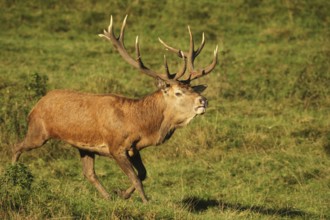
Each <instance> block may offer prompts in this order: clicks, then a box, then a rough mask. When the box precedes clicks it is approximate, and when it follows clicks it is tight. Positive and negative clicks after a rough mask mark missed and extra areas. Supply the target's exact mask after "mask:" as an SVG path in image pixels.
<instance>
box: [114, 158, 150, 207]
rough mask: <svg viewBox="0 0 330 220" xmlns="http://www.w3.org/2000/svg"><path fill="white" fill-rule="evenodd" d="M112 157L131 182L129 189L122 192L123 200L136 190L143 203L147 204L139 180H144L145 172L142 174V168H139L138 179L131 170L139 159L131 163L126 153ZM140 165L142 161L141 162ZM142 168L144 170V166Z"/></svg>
mask: <svg viewBox="0 0 330 220" xmlns="http://www.w3.org/2000/svg"><path fill="white" fill-rule="evenodd" d="M113 157H114V159H115V160H116V162H117V163H118V165H119V166H120V168H121V169H122V170H123V171H124V173H125V174H126V175H127V176H128V178H129V179H130V180H131V182H132V184H133V185H132V186H131V187H130V188H128V189H127V190H126V191H125V192H124V195H123V197H124V198H125V197H126V198H129V197H130V195H131V194H132V193H133V192H134V190H135V189H136V190H137V191H138V192H139V194H140V197H141V199H142V201H143V202H144V203H147V202H148V199H147V197H146V195H145V193H144V189H143V185H142V181H141V179H144V178H145V176H146V175H145V174H146V172H145V171H144V172H143V170H142V167H141V171H142V172H141V171H140V174H139V175H140V177H139V176H138V175H136V173H135V171H134V168H133V166H135V165H138V164H139V162H138V161H139V159H136V161H135V162H132V161H131V160H130V158H129V156H128V155H127V153H126V152H122V153H118V154H113ZM137 158H139V157H137ZM140 159H141V157H140ZM134 164H135V165H134ZM141 164H142V161H141ZM141 164H140V165H141ZM142 166H143V164H142ZM143 168H144V166H143ZM144 170H145V169H144ZM143 173H144V174H143ZM142 177H143V178H142ZM140 178H141V179H140Z"/></svg>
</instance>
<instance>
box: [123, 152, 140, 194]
mask: <svg viewBox="0 0 330 220" xmlns="http://www.w3.org/2000/svg"><path fill="white" fill-rule="evenodd" d="M129 155H130V157H129V160H130V161H131V163H132V165H133V166H134V168H135V169H136V171H137V172H138V178H139V179H140V180H141V181H143V180H145V179H146V177H147V170H146V168H145V166H144V165H143V163H142V159H141V155H140V152H139V151H137V150H135V149H134V150H132V151H130V152H129ZM134 191H135V186H134V184H133V185H132V186H131V187H129V188H128V189H127V190H126V191H122V192H120V193H121V196H122V197H123V198H124V199H128V198H130V197H131V195H132V193H133V192H134Z"/></svg>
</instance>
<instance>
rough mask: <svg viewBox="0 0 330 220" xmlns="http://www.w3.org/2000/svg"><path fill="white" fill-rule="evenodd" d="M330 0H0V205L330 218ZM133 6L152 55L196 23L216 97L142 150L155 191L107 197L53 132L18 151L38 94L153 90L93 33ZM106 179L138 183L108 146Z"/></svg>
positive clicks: (81, 212) (26, 214)
mask: <svg viewBox="0 0 330 220" xmlns="http://www.w3.org/2000/svg"><path fill="white" fill-rule="evenodd" d="M329 11H330V2H329V1H327V0H314V1H308V0H278V1H277V0H269V1H260V0H234V1H220V0H217V1H214V0H199V1H175V0H167V1H156V0H155V1H151V0H150V1H147V0H132V1H128V0H124V1H123V0H111V1H105V0H100V1H94V0H89V1H84V0H72V1H65V0H57V1H55V0H48V1H42V0H30V1H20V0H15V1H12V0H0V187H1V188H0V219H330V208H329V207H330V175H329V174H330V117H329V116H330V89H329V85H330V38H329V36H330V28H329V27H330V14H329ZM111 14H112V15H113V17H114V22H115V26H116V32H117V33H118V31H119V30H118V29H119V27H120V24H121V22H122V19H123V18H124V16H125V15H126V14H128V16H129V17H128V24H127V28H126V35H125V43H126V47H127V49H128V50H129V51H130V52H132V53H134V40H135V36H136V35H139V39H140V46H141V54H142V56H143V58H144V62H145V63H146V64H148V65H149V66H151V67H152V68H153V69H155V70H158V71H163V67H162V66H163V55H164V54H166V55H167V57H168V59H169V63H170V66H171V67H172V69H175V68H176V67H177V66H179V65H180V60H179V59H177V57H176V56H174V55H172V54H169V53H168V52H167V51H166V50H164V48H163V47H162V45H161V44H160V43H159V42H158V37H161V38H162V39H163V40H164V41H166V42H168V43H169V44H170V45H176V46H177V47H180V48H187V47H188V45H189V42H188V41H189V36H188V31H187V25H190V27H191V29H192V31H193V33H194V34H195V40H196V43H198V42H200V40H201V36H202V33H203V32H204V33H205V38H206V45H205V48H204V50H203V52H202V54H201V55H200V56H199V57H198V58H197V59H196V62H195V64H196V66H205V65H207V64H209V62H211V59H212V54H213V50H214V47H215V45H217V44H218V45H219V49H220V51H219V63H218V65H217V67H216V69H215V70H214V71H213V72H212V73H211V74H210V75H208V76H206V77H203V78H201V79H200V80H196V81H198V82H196V83H201V84H207V85H208V88H207V89H206V91H205V92H204V96H205V97H207V98H208V100H209V108H208V109H207V111H206V113H205V114H204V115H203V116H200V117H196V118H195V119H194V120H193V121H192V122H191V123H190V124H189V125H188V126H187V127H185V128H182V129H180V130H177V131H176V133H175V134H174V135H173V137H172V138H171V139H170V140H169V141H168V142H166V143H165V144H163V145H161V146H157V147H155V146H152V147H149V148H147V149H145V150H143V151H142V152H141V154H142V158H143V161H144V163H145V165H146V168H147V171H148V177H147V179H146V181H145V182H144V186H145V191H146V194H147V196H148V197H149V198H150V202H149V203H148V204H146V205H145V204H142V201H141V200H140V198H139V196H138V195H137V193H134V194H133V196H132V198H130V199H128V200H123V199H121V198H118V197H117V196H116V195H115V194H112V195H113V196H112V197H111V199H110V200H109V201H106V200H104V199H102V198H101V196H100V195H99V194H98V192H97V191H96V189H95V188H94V187H93V186H91V184H90V183H89V182H88V181H87V180H85V178H84V177H83V174H82V168H81V164H80V157H79V153H78V151H77V150H76V149H74V148H72V147H71V146H69V145H67V144H65V143H63V142H60V141H57V140H53V141H49V142H48V143H47V144H46V145H45V146H43V147H42V148H39V149H36V150H34V151H30V152H27V153H25V154H23V155H22V157H21V158H20V163H19V164H16V165H11V148H12V146H13V145H14V144H16V143H17V142H18V141H20V140H21V139H22V138H23V137H24V135H25V132H26V128H27V123H26V118H27V115H28V113H29V111H30V110H31V108H32V107H33V106H34V105H35V103H36V102H37V101H38V99H40V97H42V96H43V95H44V94H46V92H47V91H50V90H53V89H70V90H78V91H84V92H91V93H116V94H121V95H125V96H128V97H132V98H139V97H143V96H145V95H146V94H149V93H151V92H153V91H155V90H156V86H155V83H154V81H153V80H152V79H151V78H150V77H146V76H144V75H143V74H140V73H139V72H138V71H137V70H135V69H134V68H132V67H131V66H129V65H128V64H127V63H125V61H123V60H122V59H121V57H120V56H119V55H118V53H117V52H116V51H115V50H114V49H113V47H112V45H110V44H109V43H108V42H106V41H105V40H103V39H101V38H99V37H98V34H99V33H102V31H103V29H104V28H106V27H107V26H108V24H109V18H110V15H111ZM96 173H97V174H98V176H99V178H100V180H101V182H102V183H103V184H104V186H105V187H106V189H107V190H108V191H110V192H111V191H113V190H116V189H125V188H126V187H128V186H129V185H130V183H129V180H128V178H127V177H126V176H125V175H124V174H123V173H122V171H121V170H120V169H119V167H118V166H117V165H116V164H115V162H114V161H113V160H112V159H109V158H105V157H97V158H96Z"/></svg>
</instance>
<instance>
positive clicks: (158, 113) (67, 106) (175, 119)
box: [12, 15, 218, 203]
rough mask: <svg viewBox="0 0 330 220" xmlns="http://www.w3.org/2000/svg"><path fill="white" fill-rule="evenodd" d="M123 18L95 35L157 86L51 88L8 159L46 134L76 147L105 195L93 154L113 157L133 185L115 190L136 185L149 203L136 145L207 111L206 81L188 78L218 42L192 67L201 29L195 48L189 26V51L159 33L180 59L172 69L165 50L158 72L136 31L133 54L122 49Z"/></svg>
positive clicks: (165, 135) (160, 138)
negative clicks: (128, 90)
mask: <svg viewBox="0 0 330 220" xmlns="http://www.w3.org/2000/svg"><path fill="white" fill-rule="evenodd" d="M126 20H127V15H126V17H125V18H124V20H123V23H122V26H121V29H120V34H119V36H118V37H117V36H116V35H115V33H114V26H113V18H112V15H111V16H110V25H109V26H108V29H107V30H104V33H103V34H99V36H100V37H102V38H104V39H106V40H107V41H109V42H110V43H111V44H112V45H113V46H114V48H115V49H116V50H117V51H118V52H119V54H120V56H121V57H122V58H123V59H124V60H125V61H126V62H127V63H128V64H130V65H131V66H133V67H134V68H136V69H137V70H139V71H140V72H141V73H143V74H145V75H147V76H150V77H152V78H154V79H155V80H157V86H158V90H157V91H155V92H153V93H151V94H148V95H146V96H144V97H142V98H138V99H134V98H127V97H123V96H119V95H114V94H91V93H83V92H77V91H71V90H52V91H50V92H48V93H47V94H46V95H45V96H43V97H42V98H41V99H40V100H39V101H38V102H37V104H36V105H35V106H34V107H33V108H32V110H31V111H30V113H29V115H28V120H27V121H28V126H27V133H26V136H25V138H24V139H23V141H22V142H19V143H18V144H16V145H14V146H13V156H12V163H13V164H14V163H16V162H17V161H18V160H19V158H20V156H21V154H22V153H23V152H25V151H30V150H32V149H35V148H38V147H41V146H43V145H44V144H45V143H46V142H47V141H48V140H49V139H58V140H62V141H63V142H65V143H67V144H69V145H71V146H73V147H75V148H77V149H78V151H79V154H80V158H81V163H82V170H83V175H84V176H85V178H86V179H87V180H88V181H89V182H90V183H91V184H92V185H94V186H95V188H96V189H97V190H98V191H99V193H100V194H101V195H102V196H103V198H105V199H110V194H109V193H108V192H107V190H106V189H105V188H104V186H103V185H102V184H101V183H100V181H99V179H98V177H97V175H96V173H95V169H94V162H95V156H96V155H99V156H104V157H109V158H112V159H114V160H115V161H116V163H117V164H118V165H119V167H120V168H121V170H122V171H123V172H124V173H125V174H126V175H127V177H128V178H129V180H130V182H131V184H132V185H131V186H130V187H129V188H128V189H126V190H119V191H117V194H118V196H120V197H122V198H124V199H128V198H130V197H131V195H132V193H133V192H134V191H135V190H136V191H137V192H138V194H139V196H140V198H141V199H142V202H143V203H147V202H148V199H147V197H146V195H145V192H144V189H143V184H142V181H144V180H145V179H146V176H147V171H146V168H145V166H144V164H143V162H142V159H141V155H140V153H139V151H140V150H142V149H144V148H146V147H148V146H151V145H156V146H157V145H160V144H163V143H164V142H165V141H167V140H168V139H170V138H171V136H172V135H173V133H174V132H175V130H176V129H178V128H181V127H184V126H186V125H187V124H188V123H189V122H190V121H191V120H192V119H193V118H195V117H196V116H198V115H202V114H204V113H205V111H206V108H207V105H208V101H207V99H206V98H205V97H203V96H202V95H201V93H202V92H203V91H204V90H205V88H206V86H205V85H197V86H192V85H191V82H192V81H193V80H195V79H198V78H200V77H203V76H205V75H207V74H209V73H210V72H211V71H212V70H213V69H214V68H215V66H216V64H217V57H218V55H217V54H218V52H217V51H218V46H216V48H215V50H214V56H213V60H212V62H211V63H210V64H209V65H208V66H206V67H205V68H201V69H196V68H195V67H194V60H195V58H196V57H197V56H198V55H199V54H200V52H201V51H202V49H203V47H204V44H205V37H204V33H203V36H202V42H201V44H200V46H199V47H198V48H197V49H196V50H195V48H194V39H193V35H192V33H191V30H190V27H189V26H188V32H189V37H190V44H189V51H187V52H185V51H182V50H180V49H176V48H174V47H171V46H169V45H168V44H166V43H165V42H164V41H162V40H161V39H160V38H159V41H160V43H161V44H162V45H163V46H164V47H165V49H166V50H168V51H170V52H172V53H175V54H176V55H177V56H178V57H179V58H180V59H181V60H182V61H181V62H182V66H180V68H178V69H179V70H178V71H177V72H176V73H171V72H170V71H169V67H168V62H167V59H166V56H164V67H165V71H164V72H165V73H159V72H156V71H153V70H151V69H150V68H148V67H147V66H146V65H145V64H144V63H143V61H142V58H141V55H140V46H139V38H138V36H137V37H136V41H135V51H136V58H133V57H132V56H131V55H130V54H129V53H128V51H127V50H126V48H125V45H124V32H125V27H126ZM187 72H189V74H188V75H187V74H186V73H187ZM185 75H186V76H185Z"/></svg>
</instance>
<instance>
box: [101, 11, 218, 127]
mask: <svg viewBox="0 0 330 220" xmlns="http://www.w3.org/2000/svg"><path fill="white" fill-rule="evenodd" d="M126 20H127V15H126V17H125V19H124V21H123V23H122V26H121V30H120V34H119V36H118V37H116V35H115V34H114V28H113V19H112V16H111V17H110V25H109V27H108V30H104V34H99V36H100V37H103V38H105V39H107V40H109V41H110V42H111V43H112V44H113V45H114V47H115V48H116V49H117V50H118V52H119V54H120V55H121V57H122V58H123V59H124V60H125V61H126V62H127V63H129V64H130V65H132V66H134V67H135V68H137V69H138V70H140V71H141V72H142V73H144V74H146V75H148V76H151V77H153V78H155V79H157V80H158V88H159V89H160V90H161V91H162V93H163V96H164V99H165V100H166V102H167V103H170V106H169V107H170V108H173V111H172V112H173V113H174V112H175V115H176V116H180V115H182V114H180V112H182V113H185V114H183V115H185V116H184V117H183V118H186V119H182V122H181V123H179V124H180V125H185V124H187V123H188V122H189V121H190V120H191V119H192V118H193V117H194V116H195V115H199V114H203V113H204V112H205V110H206V107H207V99H206V98H205V97H203V96H201V95H200V94H201V93H202V92H203V91H204V90H205V88H206V86H205V85H197V86H192V85H191V82H192V81H193V80H195V79H197V78H200V77H202V76H205V75H207V74H209V73H210V72H211V71H212V70H213V69H214V68H215V66H216V64H217V54H218V53H217V52H218V46H217V47H216V48H215V50H214V57H213V61H212V63H211V64H210V65H208V66H207V67H205V68H202V69H195V67H194V61H195V58H196V57H197V56H198V55H199V54H200V52H201V51H202V49H203V47H204V45H205V37H204V33H203V38H202V42H201V45H200V46H199V47H198V49H197V50H195V49H194V40H193V35H192V33H191V30H190V27H189V26H188V32H189V36H190V47H189V51H188V52H184V51H182V50H180V49H176V48H173V47H171V46H169V45H167V44H166V43H164V42H163V41H162V40H161V39H160V38H159V41H160V42H161V44H162V45H164V46H165V48H166V50H168V51H171V52H173V53H175V54H177V55H178V57H179V58H181V59H182V67H181V68H180V69H179V70H178V71H177V72H176V73H170V71H169V67H168V63H167V60H166V56H164V67H165V73H157V72H155V71H153V70H151V69H150V68H148V67H147V66H146V65H145V64H144V63H143V61H142V57H141V54H140V46H139V37H138V36H137V37H136V41H135V51H136V58H133V57H132V56H131V55H130V54H129V53H128V52H127V50H126V48H125V45H124V33H125V27H126ZM187 70H188V71H187ZM186 72H188V76H186V77H185V75H186ZM183 78H185V79H183ZM178 121H180V119H178Z"/></svg>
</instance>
